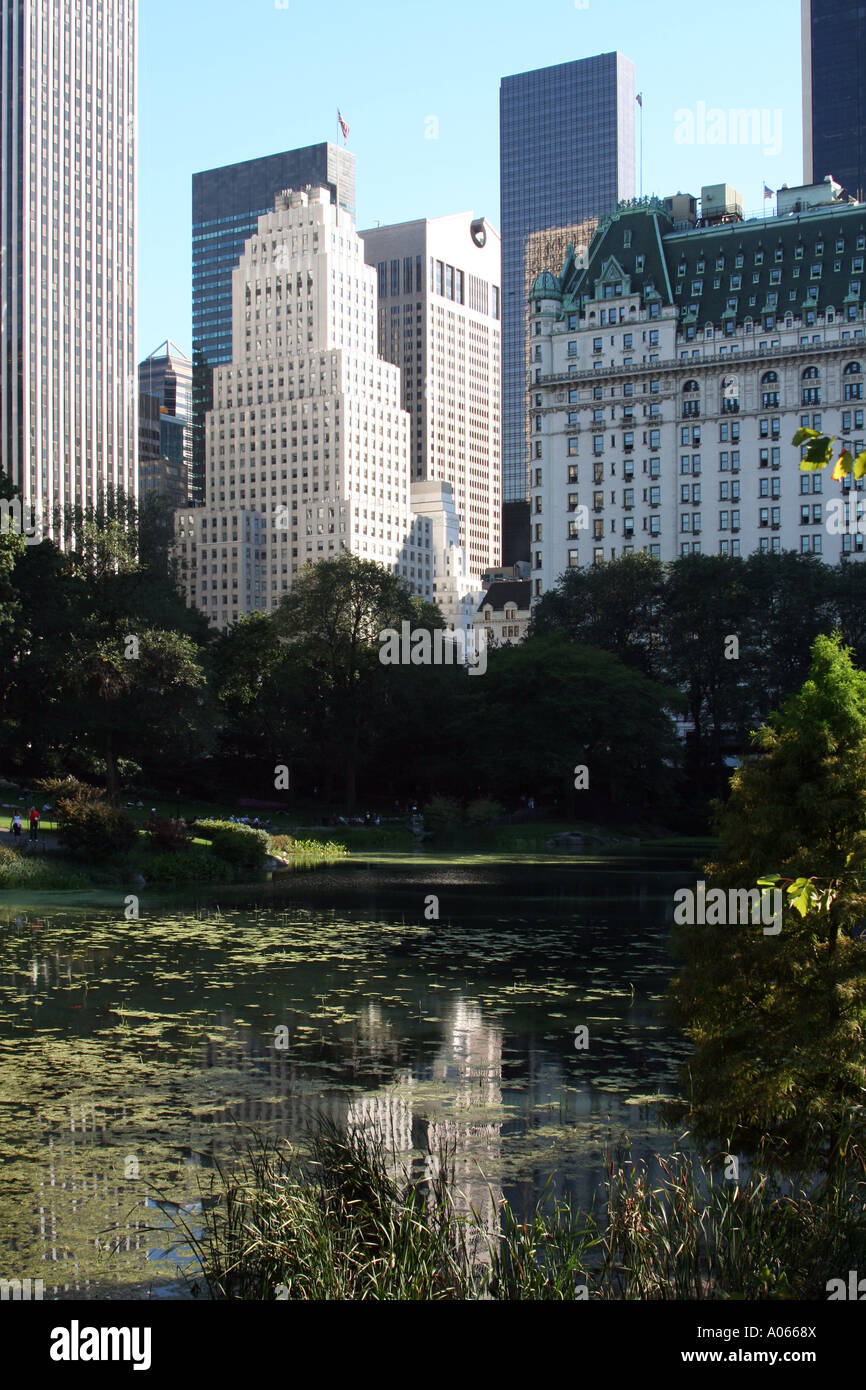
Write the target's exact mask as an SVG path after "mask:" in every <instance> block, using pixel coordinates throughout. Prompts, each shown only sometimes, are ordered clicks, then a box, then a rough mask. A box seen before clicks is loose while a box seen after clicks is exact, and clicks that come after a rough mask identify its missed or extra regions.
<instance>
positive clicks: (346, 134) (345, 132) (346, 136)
mask: <svg viewBox="0 0 866 1390" xmlns="http://www.w3.org/2000/svg"><path fill="white" fill-rule="evenodd" d="M337 120H338V121H339V122H340V129H341V131H342V132H343V144H344V145H347V144H348V143H349V127H348V126H347V125H346V122H345V121H344V120H343V113H342V111H341V110H340V108H339V107H338V108H337Z"/></svg>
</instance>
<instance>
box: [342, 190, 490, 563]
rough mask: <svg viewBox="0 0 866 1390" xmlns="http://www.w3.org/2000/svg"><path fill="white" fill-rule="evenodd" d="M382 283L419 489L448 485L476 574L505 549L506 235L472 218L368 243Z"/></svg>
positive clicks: (384, 321) (390, 230)
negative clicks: (503, 365)
mask: <svg viewBox="0 0 866 1390" xmlns="http://www.w3.org/2000/svg"><path fill="white" fill-rule="evenodd" d="M361 236H362V239H363V242H364V253H365V256H366V258H367V262H368V264H370V265H371V266H374V267H375V269H376V275H377V293H378V304H379V339H378V343H379V352H380V355H381V356H382V357H384V358H386V359H387V360H388V361H389V362H393V363H394V364H395V365H396V366H398V367H399V368H400V373H401V380H402V389H403V407H404V409H405V410H406V411H408V413H409V415H410V417H411V420H412V427H411V432H410V444H411V456H412V458H411V462H412V479H413V482H422V481H431V482H447V483H449V484H450V486H451V490H452V495H453V499H454V505H455V506H456V509H457V514H458V517H459V519H460V540H459V544H460V545H461V546H462V547H463V549H464V551H465V554H466V563H467V566H468V571H469V572H471V573H472V574H475V575H480V574H481V573H482V572H483V571H484V570H485V569H487V568H488V567H489V566H490V565H493V564H498V562H499V554H500V550H501V546H502V539H501V501H500V478H501V467H502V433H501V420H500V412H501V339H502V333H501V322H502V307H501V306H502V298H501V259H500V243H499V234H498V233H497V232H496V230H495V228H493V227H492V226H491V225H490V223H489V222H487V221H486V220H485V219H484V218H473V216H472V214H471V213H468V212H467V213H458V214H456V215H454V216H451V217H437V218H430V219H422V220H420V221H417V222H404V223H401V224H400V225H399V226H391V227H377V228H373V229H372V230H370V231H366V232H362V233H361Z"/></svg>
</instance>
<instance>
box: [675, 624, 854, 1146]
mask: <svg viewBox="0 0 866 1390" xmlns="http://www.w3.org/2000/svg"><path fill="white" fill-rule="evenodd" d="M754 742H755V748H756V750H757V753H756V756H754V757H752V758H750V759H749V760H748V761H746V762H745V763H744V765H743V766H742V767H741V768H740V769H738V771H737V772H736V773H735V774H734V776H733V777H732V779H731V796H730V799H729V801H728V803H727V805H726V806H725V807H724V808H721V809H719V811H718V817H717V825H718V831H719V837H720V846H719V853H718V858H717V860H716V861H715V862H714V863H713V864H710V865H708V866H707V870H706V872H707V874H708V878H709V880H710V881H711V882H712V884H713V885H714V886H718V887H720V888H722V889H726V890H730V889H746V890H748V889H752V888H754V887H755V885H756V884H757V882H758V880H759V879H761V878H766V877H767V876H768V875H769V874H771V873H772V872H773V871H775V873H778V874H780V875H781V877H782V879H784V880H789V881H790V880H797V879H804V880H807V879H815V880H816V881H817V882H818V883H819V884H825V885H832V886H833V889H834V894H835V896H833V898H832V901H831V902H830V906H829V910H827V903H826V901H825V904H824V907H823V908H821V907H819V906H818V905H817V904H816V905H814V906H812V907H809V906H808V905H806V911H805V915H802V914H801V912H799V911H795V910H793V909H792V907H791V905H790V904H789V905H788V906H787V908H784V907H783V924H782V930H781V931H780V932H779V933H778V934H776V935H774V934H768V933H765V932H764V931H763V930H762V928H761V927H760V926H754V925H751V924H750V925H732V924H728V925H720V926H715V927H714V926H709V925H707V926H700V927H689V928H685V929H684V930H683V933H682V934H681V935H680V936H679V938H678V947H679V949H680V950H681V951H682V952H683V954H684V955H685V956H686V959H687V963H686V965H685V966H684V968H683V969H682V970H681V972H680V974H679V975H678V977H677V979H676V981H675V982H674V985H673V988H672V994H671V998H672V1004H673V1009H674V1013H675V1016H676V1017H677V1019H678V1021H679V1022H680V1023H681V1024H682V1026H683V1027H684V1028H685V1030H686V1033H687V1034H688V1036H689V1037H690V1038H691V1040H692V1042H693V1043H694V1048H695V1051H694V1056H693V1057H692V1059H691V1061H690V1063H689V1064H688V1067H687V1069H686V1076H685V1082H686V1086H687V1090H688V1095H689V1116H688V1119H689V1124H690V1126H691V1127H692V1128H693V1129H694V1130H695V1131H696V1132H697V1133H698V1135H700V1136H702V1137H704V1138H713V1139H721V1140H722V1141H724V1142H727V1143H728V1144H730V1145H733V1146H746V1147H750V1148H753V1149H754V1148H756V1147H757V1146H758V1145H759V1144H760V1142H761V1141H762V1139H764V1138H765V1137H766V1136H770V1137H771V1138H772V1139H773V1140H774V1141H775V1142H776V1144H777V1145H778V1146H779V1149H780V1152H782V1153H784V1155H785V1156H786V1157H787V1160H788V1161H790V1162H791V1163H797V1162H808V1160H809V1156H810V1154H811V1152H812V1151H813V1148H814V1147H815V1146H819V1147H820V1149H821V1151H822V1153H823V1158H824V1161H825V1163H826V1164H827V1167H828V1169H829V1170H831V1171H833V1170H835V1169H836V1168H837V1167H838V1166H839V1164H841V1163H842V1162H843V1161H844V1154H845V1141H846V1136H847V1135H848V1134H849V1133H850V1132H852V1131H853V1132H855V1133H856V1134H857V1135H858V1136H859V1137H860V1138H861V1139H862V1137H863V1132H864V1115H866V1110H864V1088H866V1034H864V1028H866V941H864V940H863V939H862V937H860V936H859V928H858V925H857V924H858V923H860V922H861V921H862V920H863V917H864V914H866V894H864V888H863V881H864V880H863V875H864V873H866V830H864V827H866V673H864V672H862V671H859V670H857V669H855V668H854V666H853V665H852V663H851V659H850V654H849V652H848V651H847V650H846V648H845V647H844V646H843V645H842V643H841V641H840V640H839V638H838V637H834V638H828V637H824V636H820V637H818V638H816V640H815V642H814V644H813V648H812V663H811V667H810V671H809V676H808V679H807V680H806V681H805V683H804V685H803V687H802V690H801V691H799V692H798V693H797V694H795V695H793V696H791V697H789V699H788V700H787V701H786V702H785V704H784V706H783V707H782V710H781V712H779V713H777V714H774V715H772V716H771V718H770V721H769V723H768V724H767V725H766V726H764V727H762V728H761V729H760V730H758V732H757V733H756V734H755V735H754ZM768 891H771V890H768Z"/></svg>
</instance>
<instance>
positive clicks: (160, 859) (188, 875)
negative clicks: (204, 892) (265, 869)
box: [144, 845, 232, 886]
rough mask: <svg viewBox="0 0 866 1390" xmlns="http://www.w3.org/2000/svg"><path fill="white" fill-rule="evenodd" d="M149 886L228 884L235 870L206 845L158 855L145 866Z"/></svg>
mask: <svg viewBox="0 0 866 1390" xmlns="http://www.w3.org/2000/svg"><path fill="white" fill-rule="evenodd" d="M144 874H145V878H146V880H147V883H148V885H153V886H156V885H158V884H161V883H228V882H229V881H230V880H231V878H232V871H231V868H230V867H229V865H228V864H227V863H226V862H225V860H224V859H218V858H217V856H216V855H215V854H214V852H213V851H212V850H209V849H205V847H204V845H192V846H191V847H190V848H189V849H185V850H180V851H178V852H175V853H170V854H155V855H154V856H153V858H152V859H149V860H148V861H147V863H146V864H145V866H144Z"/></svg>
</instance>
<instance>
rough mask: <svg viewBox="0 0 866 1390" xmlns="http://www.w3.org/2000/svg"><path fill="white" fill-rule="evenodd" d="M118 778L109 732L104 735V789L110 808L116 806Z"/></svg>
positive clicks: (118, 787)
mask: <svg viewBox="0 0 866 1390" xmlns="http://www.w3.org/2000/svg"><path fill="white" fill-rule="evenodd" d="M119 783H120V778H119V776H118V771H117V758H116V756H115V753H114V740H113V738H112V733H111V730H110V729H108V730H107V731H106V734H105V789H106V792H107V793H108V800H109V801H110V802H111V805H112V806H116V805H117V796H118V792H119V790H120V786H119Z"/></svg>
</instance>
